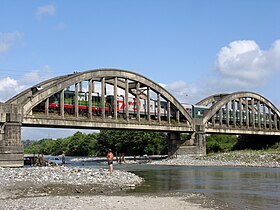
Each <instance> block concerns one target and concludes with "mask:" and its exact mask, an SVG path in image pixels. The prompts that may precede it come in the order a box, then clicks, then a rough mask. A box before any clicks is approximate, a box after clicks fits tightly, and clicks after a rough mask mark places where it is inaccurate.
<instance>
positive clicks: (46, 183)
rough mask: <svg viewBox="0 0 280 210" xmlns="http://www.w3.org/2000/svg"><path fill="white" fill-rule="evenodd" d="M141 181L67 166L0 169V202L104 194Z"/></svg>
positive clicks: (116, 173) (127, 174) (131, 176)
mask: <svg viewBox="0 0 280 210" xmlns="http://www.w3.org/2000/svg"><path fill="white" fill-rule="evenodd" d="M141 182H143V179H142V178H141V177H138V176H136V175H135V174H133V173H130V172H125V171H119V170H115V171H114V172H113V174H109V172H108V170H106V169H86V168H70V167H63V166H62V167H30V168H0V187H1V191H0V199H6V198H18V197H32V196H46V195H71V194H77V193H78V194H96V193H106V192H111V191H114V190H118V189H123V188H129V187H135V185H138V184H140V183H141Z"/></svg>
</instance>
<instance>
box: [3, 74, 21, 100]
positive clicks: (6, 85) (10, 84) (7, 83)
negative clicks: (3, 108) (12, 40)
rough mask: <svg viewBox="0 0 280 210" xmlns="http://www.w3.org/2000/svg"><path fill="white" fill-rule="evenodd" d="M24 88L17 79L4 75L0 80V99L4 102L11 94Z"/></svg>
mask: <svg viewBox="0 0 280 210" xmlns="http://www.w3.org/2000/svg"><path fill="white" fill-rule="evenodd" d="M23 89H24V86H23V85H20V84H19V83H18V81H16V80H14V79H12V78H10V77H6V78H3V79H1V80H0V101H2V102H4V101H6V100H7V99H9V98H10V97H11V96H13V95H15V94H17V93H19V92H20V91H22V90H23Z"/></svg>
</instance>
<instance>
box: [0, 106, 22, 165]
mask: <svg viewBox="0 0 280 210" xmlns="http://www.w3.org/2000/svg"><path fill="white" fill-rule="evenodd" d="M23 165H24V162H23V146H22V143H21V115H20V114H19V112H18V108H17V107H15V106H14V105H10V104H0V167H23Z"/></svg>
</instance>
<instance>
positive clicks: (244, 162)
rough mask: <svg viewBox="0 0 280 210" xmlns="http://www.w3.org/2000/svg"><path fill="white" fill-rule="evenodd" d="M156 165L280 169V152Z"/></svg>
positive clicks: (185, 159) (233, 154)
mask: <svg viewBox="0 0 280 210" xmlns="http://www.w3.org/2000/svg"><path fill="white" fill-rule="evenodd" d="M149 164H156V165H188V166H232V167H269V168H279V167H280V152H279V153H277V152H273V153H270V152H265V151H252V152H229V153H221V154H214V155H208V156H204V157H199V158H195V157H190V156H178V157H177V158H172V159H165V160H160V161H152V162H150V163H149Z"/></svg>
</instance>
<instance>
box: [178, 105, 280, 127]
mask: <svg viewBox="0 0 280 210" xmlns="http://www.w3.org/2000/svg"><path fill="white" fill-rule="evenodd" d="M183 106H184V107H185V109H186V110H187V112H188V113H189V114H190V115H191V116H192V118H198V119H199V118H202V117H203V116H204V114H206V113H207V112H208V110H209V108H210V107H208V106H201V105H190V104H188V105H184V104H183ZM221 112H222V113H221V114H220V111H218V112H216V113H215V115H214V122H215V123H216V124H219V123H220V117H221V118H222V119H221V122H222V123H223V124H226V123H227V110H226V108H222V111H221ZM241 112H242V113H241V114H242V119H241V120H240V110H239V109H236V110H235V122H236V124H237V125H241V124H242V125H246V124H247V113H246V111H245V110H242V111H241ZM253 115H254V119H253ZM270 116H271V124H272V127H275V126H276V123H277V122H276V116H275V114H274V113H271V115H270ZM248 118H249V120H248V121H249V125H250V126H252V125H253V120H254V122H255V123H254V124H255V126H258V125H259V117H258V112H256V111H255V112H254V111H252V110H248ZM211 123H213V121H212V120H210V121H209V124H211ZM228 123H229V124H230V125H233V124H234V111H233V109H229V110H228ZM260 125H261V126H263V127H264V125H266V127H269V126H270V119H269V113H263V112H261V113H260Z"/></svg>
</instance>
